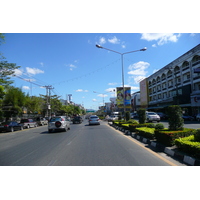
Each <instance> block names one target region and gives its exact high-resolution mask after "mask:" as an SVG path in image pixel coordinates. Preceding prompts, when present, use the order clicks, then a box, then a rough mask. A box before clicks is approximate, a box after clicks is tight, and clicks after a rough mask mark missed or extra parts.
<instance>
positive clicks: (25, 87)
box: [22, 86, 30, 90]
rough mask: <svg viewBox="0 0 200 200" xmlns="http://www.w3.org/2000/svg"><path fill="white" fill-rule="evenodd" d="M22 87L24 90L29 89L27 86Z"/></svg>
mask: <svg viewBox="0 0 200 200" xmlns="http://www.w3.org/2000/svg"><path fill="white" fill-rule="evenodd" d="M22 89H24V90H30V87H29V86H23V87H22Z"/></svg>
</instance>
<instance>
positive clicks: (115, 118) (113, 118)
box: [108, 115, 118, 122]
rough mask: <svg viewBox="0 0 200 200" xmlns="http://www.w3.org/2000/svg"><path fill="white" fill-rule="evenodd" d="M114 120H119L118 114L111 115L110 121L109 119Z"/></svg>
mask: <svg viewBox="0 0 200 200" xmlns="http://www.w3.org/2000/svg"><path fill="white" fill-rule="evenodd" d="M114 120H118V116H116V115H111V116H110V117H109V118H108V121H109V122H112V121H114Z"/></svg>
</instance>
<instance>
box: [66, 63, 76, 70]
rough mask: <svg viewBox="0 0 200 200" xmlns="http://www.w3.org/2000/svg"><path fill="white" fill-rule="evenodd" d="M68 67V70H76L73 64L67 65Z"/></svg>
mask: <svg viewBox="0 0 200 200" xmlns="http://www.w3.org/2000/svg"><path fill="white" fill-rule="evenodd" d="M67 66H68V67H69V69H70V70H71V71H72V70H73V69H75V68H77V67H76V66H75V65H73V64H69V65H67Z"/></svg>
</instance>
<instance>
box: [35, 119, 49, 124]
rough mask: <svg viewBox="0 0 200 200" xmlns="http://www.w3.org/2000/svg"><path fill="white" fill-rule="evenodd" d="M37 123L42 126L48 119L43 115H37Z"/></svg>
mask: <svg viewBox="0 0 200 200" xmlns="http://www.w3.org/2000/svg"><path fill="white" fill-rule="evenodd" d="M35 121H36V122H37V124H38V126H44V125H47V124H48V120H47V119H45V118H43V117H37V118H36V120H35Z"/></svg>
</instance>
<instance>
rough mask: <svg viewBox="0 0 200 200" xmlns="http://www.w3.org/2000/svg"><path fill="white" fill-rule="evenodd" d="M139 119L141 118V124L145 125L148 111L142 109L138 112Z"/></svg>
mask: <svg viewBox="0 0 200 200" xmlns="http://www.w3.org/2000/svg"><path fill="white" fill-rule="evenodd" d="M137 114H138V117H139V123H140V124H144V123H145V121H146V110H145V109H143V108H141V109H139V110H138V111H137Z"/></svg>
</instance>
